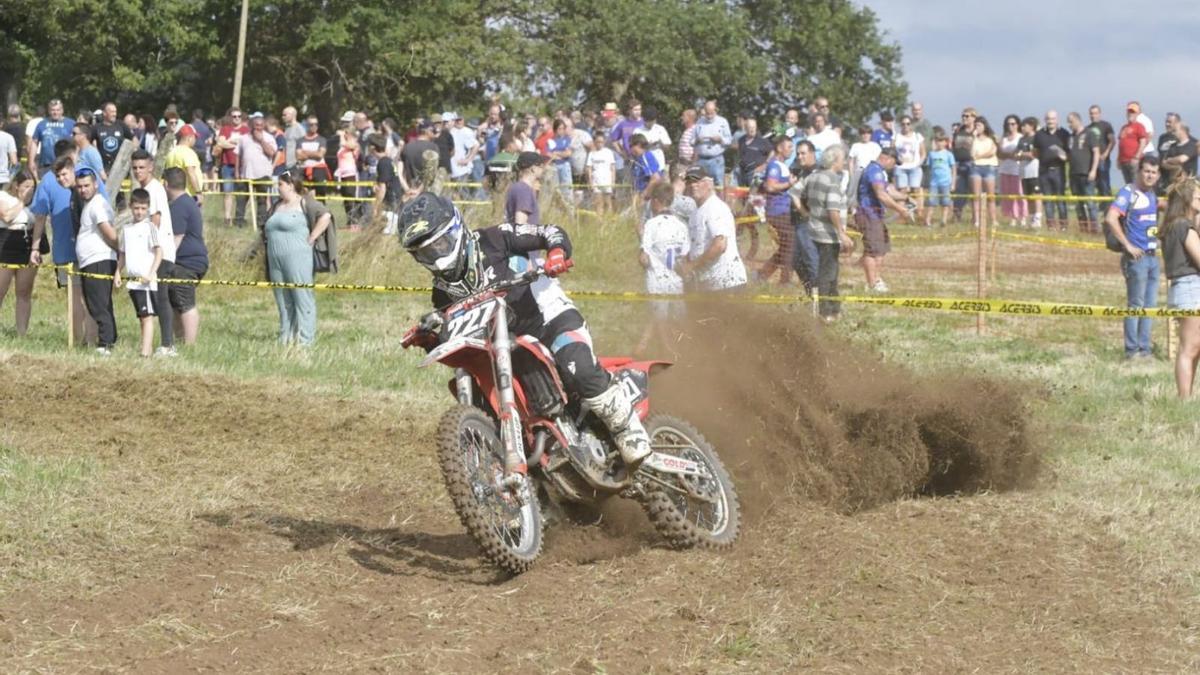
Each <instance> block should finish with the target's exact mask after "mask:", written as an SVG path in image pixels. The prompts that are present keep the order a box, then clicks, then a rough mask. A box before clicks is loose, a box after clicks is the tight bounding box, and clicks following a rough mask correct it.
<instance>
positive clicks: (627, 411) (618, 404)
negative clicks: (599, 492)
mask: <svg viewBox="0 0 1200 675" xmlns="http://www.w3.org/2000/svg"><path fill="white" fill-rule="evenodd" d="M583 403H584V404H585V405H586V406H587V407H588V409H589V410H591V411H592V412H593V413H594V414H595V415H596V417H599V418H600V421H601V422H603V423H604V426H606V427H608V430H609V431H611V432H612V434H613V437H614V438H615V439H616V441H617V449H618V450H620V452H621V459H622V460H624V461H625V465H626V466H628V467H629V468H630V469H633V468H635V467H636V466H637V465H638V464H641V462H642V460H643V459H646V457H649V456H650V437H649V436H648V435H647V434H646V429H645V427H643V426H642V420H641V419H639V418H638V416H637V412H635V411H634V409H633V406H632V405H631V404H630V403H629V399H628V398H627V397H626V396H625V392H624V391H623V390H622V389H621V385H619V384H617V383H616V382H613V384H612V385H611V386H609V388H608V389H606V390H604V393H602V394H600V395H599V396H593V397H591V398H585V399H583Z"/></svg>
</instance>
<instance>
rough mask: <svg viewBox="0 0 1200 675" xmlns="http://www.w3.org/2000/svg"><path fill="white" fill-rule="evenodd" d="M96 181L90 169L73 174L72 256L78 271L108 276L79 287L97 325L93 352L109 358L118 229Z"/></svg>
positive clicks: (86, 280)
mask: <svg viewBox="0 0 1200 675" xmlns="http://www.w3.org/2000/svg"><path fill="white" fill-rule="evenodd" d="M98 180H100V178H99V176H97V175H96V172H95V171H92V170H91V169H80V170H79V172H78V173H76V175H75V192H76V195H77V196H78V197H79V201H80V202H81V203H83V212H82V213H81V214H80V216H79V232H78V233H77V234H76V235H75V257H76V259H77V260H78V263H79V271H80V272H83V273H85V274H95V275H100V276H106V277H107V278H92V277H86V276H85V277H80V279H79V285H80V286H81V287H82V289H83V302H84V305H85V306H86V307H87V311H88V314H90V315H91V317H92V319H93V320H94V321H95V322H96V327H97V330H98V341H97V342H98V344H97V349H96V352H97V353H98V354H101V355H103V356H108V355H109V354H111V353H112V347H113V345H114V344H116V342H117V322H116V318H115V317H114V316H113V304H112V289H113V280H112V275H113V274H114V273H116V271H117V230H116V228H115V227H113V221H114V220H115V218H114V214H113V210H112V206H111V205H110V204H109V203H108V200H107V199H105V198H104V196H103V195H101V194H100V193H99V191H98V190H97V188H96V185H97V181H98Z"/></svg>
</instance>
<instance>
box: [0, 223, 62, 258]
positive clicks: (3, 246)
mask: <svg viewBox="0 0 1200 675" xmlns="http://www.w3.org/2000/svg"><path fill="white" fill-rule="evenodd" d="M32 234H33V233H32V232H30V231H29V230H6V229H0V263H4V264H5V265H28V264H29V256H30V254H31V253H33V241H32V240H31V237H32ZM38 251H39V252H41V253H49V252H50V241H49V240H47V239H46V235H45V234H44V233H43V234H42V241H41V242H40V244H39V246H38Z"/></svg>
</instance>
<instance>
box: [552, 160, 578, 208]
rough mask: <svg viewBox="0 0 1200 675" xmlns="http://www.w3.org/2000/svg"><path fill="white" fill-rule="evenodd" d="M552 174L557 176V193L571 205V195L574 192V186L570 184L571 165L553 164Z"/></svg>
mask: <svg viewBox="0 0 1200 675" xmlns="http://www.w3.org/2000/svg"><path fill="white" fill-rule="evenodd" d="M554 172H555V173H556V174H557V175H558V191H559V192H561V193H562V197H563V199H564V200H566V202H567V203H568V204H570V203H572V199H571V195H572V193H573V191H574V186H573V185H572V184H571V182H572V178H571V163H570V162H555V164H554Z"/></svg>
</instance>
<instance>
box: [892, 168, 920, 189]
mask: <svg viewBox="0 0 1200 675" xmlns="http://www.w3.org/2000/svg"><path fill="white" fill-rule="evenodd" d="M921 174H922V171H921V167H919V166H914V167H912V168H911V169H901V168H900V167H896V187H898V188H900V189H901V190H908V189H912V190H916V189H917V188H919V187H921Z"/></svg>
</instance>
